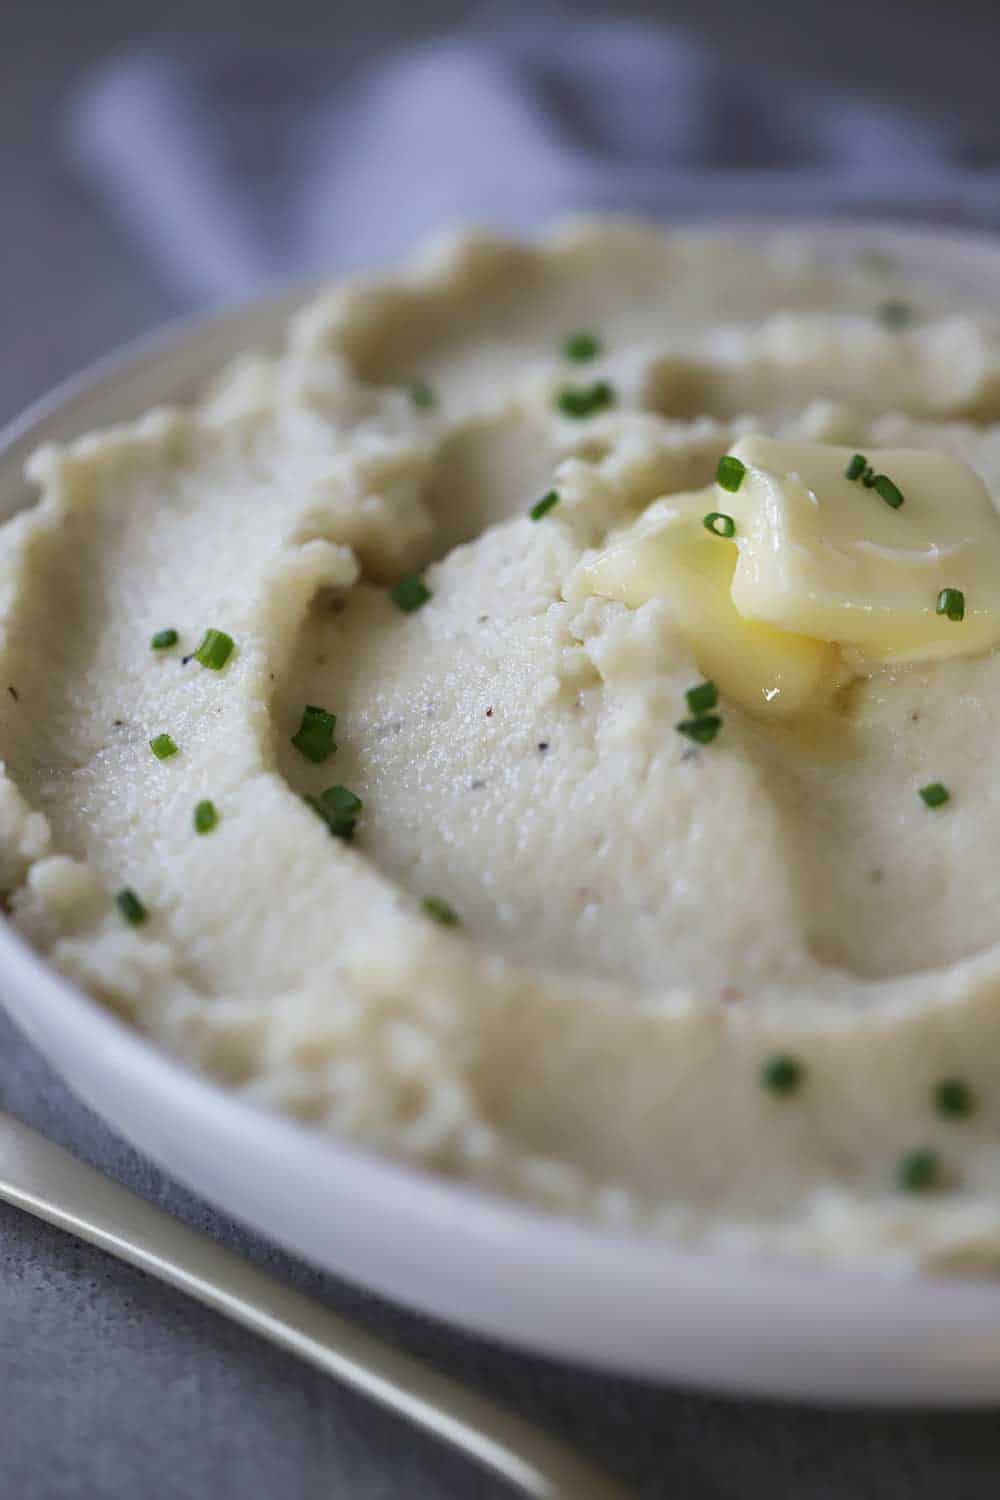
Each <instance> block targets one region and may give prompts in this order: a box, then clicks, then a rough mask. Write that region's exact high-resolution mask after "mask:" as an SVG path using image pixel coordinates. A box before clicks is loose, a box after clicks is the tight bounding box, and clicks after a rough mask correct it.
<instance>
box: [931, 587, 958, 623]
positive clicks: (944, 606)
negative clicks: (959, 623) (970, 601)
mask: <svg viewBox="0 0 1000 1500" xmlns="http://www.w3.org/2000/svg"><path fill="white" fill-rule="evenodd" d="M934 612H935V614H938V615H947V616H948V619H949V620H964V619H965V595H964V594H963V593H962V590H961V589H942V590H941V592H940V594H938V596H937V604H936V606H935V610H934Z"/></svg>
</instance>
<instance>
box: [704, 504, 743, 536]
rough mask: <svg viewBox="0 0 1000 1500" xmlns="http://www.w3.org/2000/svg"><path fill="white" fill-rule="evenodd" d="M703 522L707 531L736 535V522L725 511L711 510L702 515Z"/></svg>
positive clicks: (719, 534)
mask: <svg viewBox="0 0 1000 1500" xmlns="http://www.w3.org/2000/svg"><path fill="white" fill-rule="evenodd" d="M701 524H702V525H703V526H704V528H705V530H706V531H712V532H714V533H715V535H716V536H735V535H736V522H735V521H734V520H733V518H732V516H727V515H726V513H725V511H721V510H710V511H709V513H708V515H707V516H703V517H702V522H701Z"/></svg>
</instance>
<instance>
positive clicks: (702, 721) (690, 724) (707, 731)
mask: <svg viewBox="0 0 1000 1500" xmlns="http://www.w3.org/2000/svg"><path fill="white" fill-rule="evenodd" d="M674 728H675V729H676V730H677V732H678V734H686V735H687V737H688V739H689V740H694V742H695V744H696V745H710V744H711V743H712V741H713V740H714V739H715V736H716V735H717V734H718V732H719V730H720V729H721V728H722V720H721V719H720V718H719V716H718V714H699V715H698V717H697V718H696V719H682V720H681V722H680V723H679V724H675V725H674Z"/></svg>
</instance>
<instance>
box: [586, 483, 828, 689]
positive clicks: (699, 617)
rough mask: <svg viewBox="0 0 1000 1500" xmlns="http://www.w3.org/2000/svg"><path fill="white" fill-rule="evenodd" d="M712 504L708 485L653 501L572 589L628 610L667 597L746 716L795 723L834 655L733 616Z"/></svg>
mask: <svg viewBox="0 0 1000 1500" xmlns="http://www.w3.org/2000/svg"><path fill="white" fill-rule="evenodd" d="M728 498H732V499H735V498H736V497H735V496H733V497H728ZM712 502H713V491H712V489H708V490H702V491H699V492H698V493H697V494H691V495H671V496H670V497H669V499H666V500H658V501H656V502H655V503H654V504H653V505H651V506H650V507H649V509H648V510H646V511H645V512H644V513H643V515H642V516H641V517H640V518H639V520H638V521H637V522H636V523H635V525H634V526H632V527H630V528H629V529H628V530H626V531H624V532H621V533H620V534H619V536H618V538H617V539H615V540H612V542H611V545H610V546H608V547H607V548H606V549H605V551H603V552H601V553H599V554H598V555H597V556H596V557H593V558H590V559H588V560H586V561H584V562H582V563H581V564H580V567H579V568H578V570H577V574H576V578H575V579H574V582H573V586H572V587H573V592H577V591H579V590H582V591H585V592H587V593H592V594H598V595H600V596H601V597H603V598H607V599H618V600H620V601H621V602H622V603H623V604H627V605H629V606H630V607H632V608H633V609H635V608H638V607H639V605H641V604H645V603H646V601H647V600H648V599H652V598H654V597H656V596H658V595H660V596H665V597H667V598H669V599H670V601H671V603H672V604H673V605H674V608H675V610H676V615H677V623H678V627H679V629H680V632H681V634H682V635H683V637H684V639H685V640H686V641H687V643H688V645H689V647H690V649H691V651H692V652H693V654H694V657H695V659H696V661H697V663H698V667H699V669H700V671H702V672H703V673H704V674H705V676H706V677H709V678H711V679H712V681H713V682H714V683H715V684H716V686H717V687H718V688H719V691H720V692H721V693H722V695H723V697H724V698H728V699H730V700H731V701H735V702H737V703H740V704H742V705H743V707H745V708H747V709H749V710H750V711H751V712H756V713H762V714H766V715H767V716H778V717H782V718H784V717H794V716H795V715H798V714H801V713H802V712H803V710H804V709H805V708H807V707H810V706H813V705H815V704H816V703H817V702H821V701H823V700H824V699H828V698H829V697H830V695H831V693H832V692H833V691H834V690H835V688H836V687H837V686H838V684H839V682H840V681H841V680H842V670H841V658H840V653H839V652H838V650H837V649H836V647H835V646H831V645H829V644H827V643H826V642H825V641H816V640H810V639H808V638H807V637H805V636H801V635H793V634H790V633H789V632H788V631H786V630H779V629H775V627H774V626H772V625H767V624H761V623H759V622H756V621H753V620H747V619H744V618H743V616H742V615H740V613H739V612H738V611H737V609H736V606H735V605H734V603H733V598H732V593H731V588H732V581H733V572H734V569H735V568H736V564H737V556H738V554H737V549H736V546H735V544H734V543H733V542H730V541H726V540H725V539H723V538H721V537H717V536H714V535H712V534H711V533H710V532H708V531H706V530H705V527H704V525H703V524H702V518H703V517H704V515H705V513H706V511H708V510H711V509H713V508H715V507H714V506H713V503H712ZM719 508H721V507H719ZM727 508H728V510H729V511H730V512H731V511H732V510H733V507H732V506H731V505H730V506H728V507H727Z"/></svg>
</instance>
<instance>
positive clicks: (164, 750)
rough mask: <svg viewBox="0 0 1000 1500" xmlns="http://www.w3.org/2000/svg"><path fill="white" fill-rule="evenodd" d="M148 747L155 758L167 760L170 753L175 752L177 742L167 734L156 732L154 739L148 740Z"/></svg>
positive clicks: (173, 753)
mask: <svg viewBox="0 0 1000 1500" xmlns="http://www.w3.org/2000/svg"><path fill="white" fill-rule="evenodd" d="M149 748H150V750H152V752H153V754H154V755H155V756H156V758H157V760H169V759H170V757H171V756H172V755H176V754H177V742H176V740H174V739H173V737H172V736H171V735H169V734H158V735H157V736H156V738H155V739H152V740H150V742H149Z"/></svg>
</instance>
